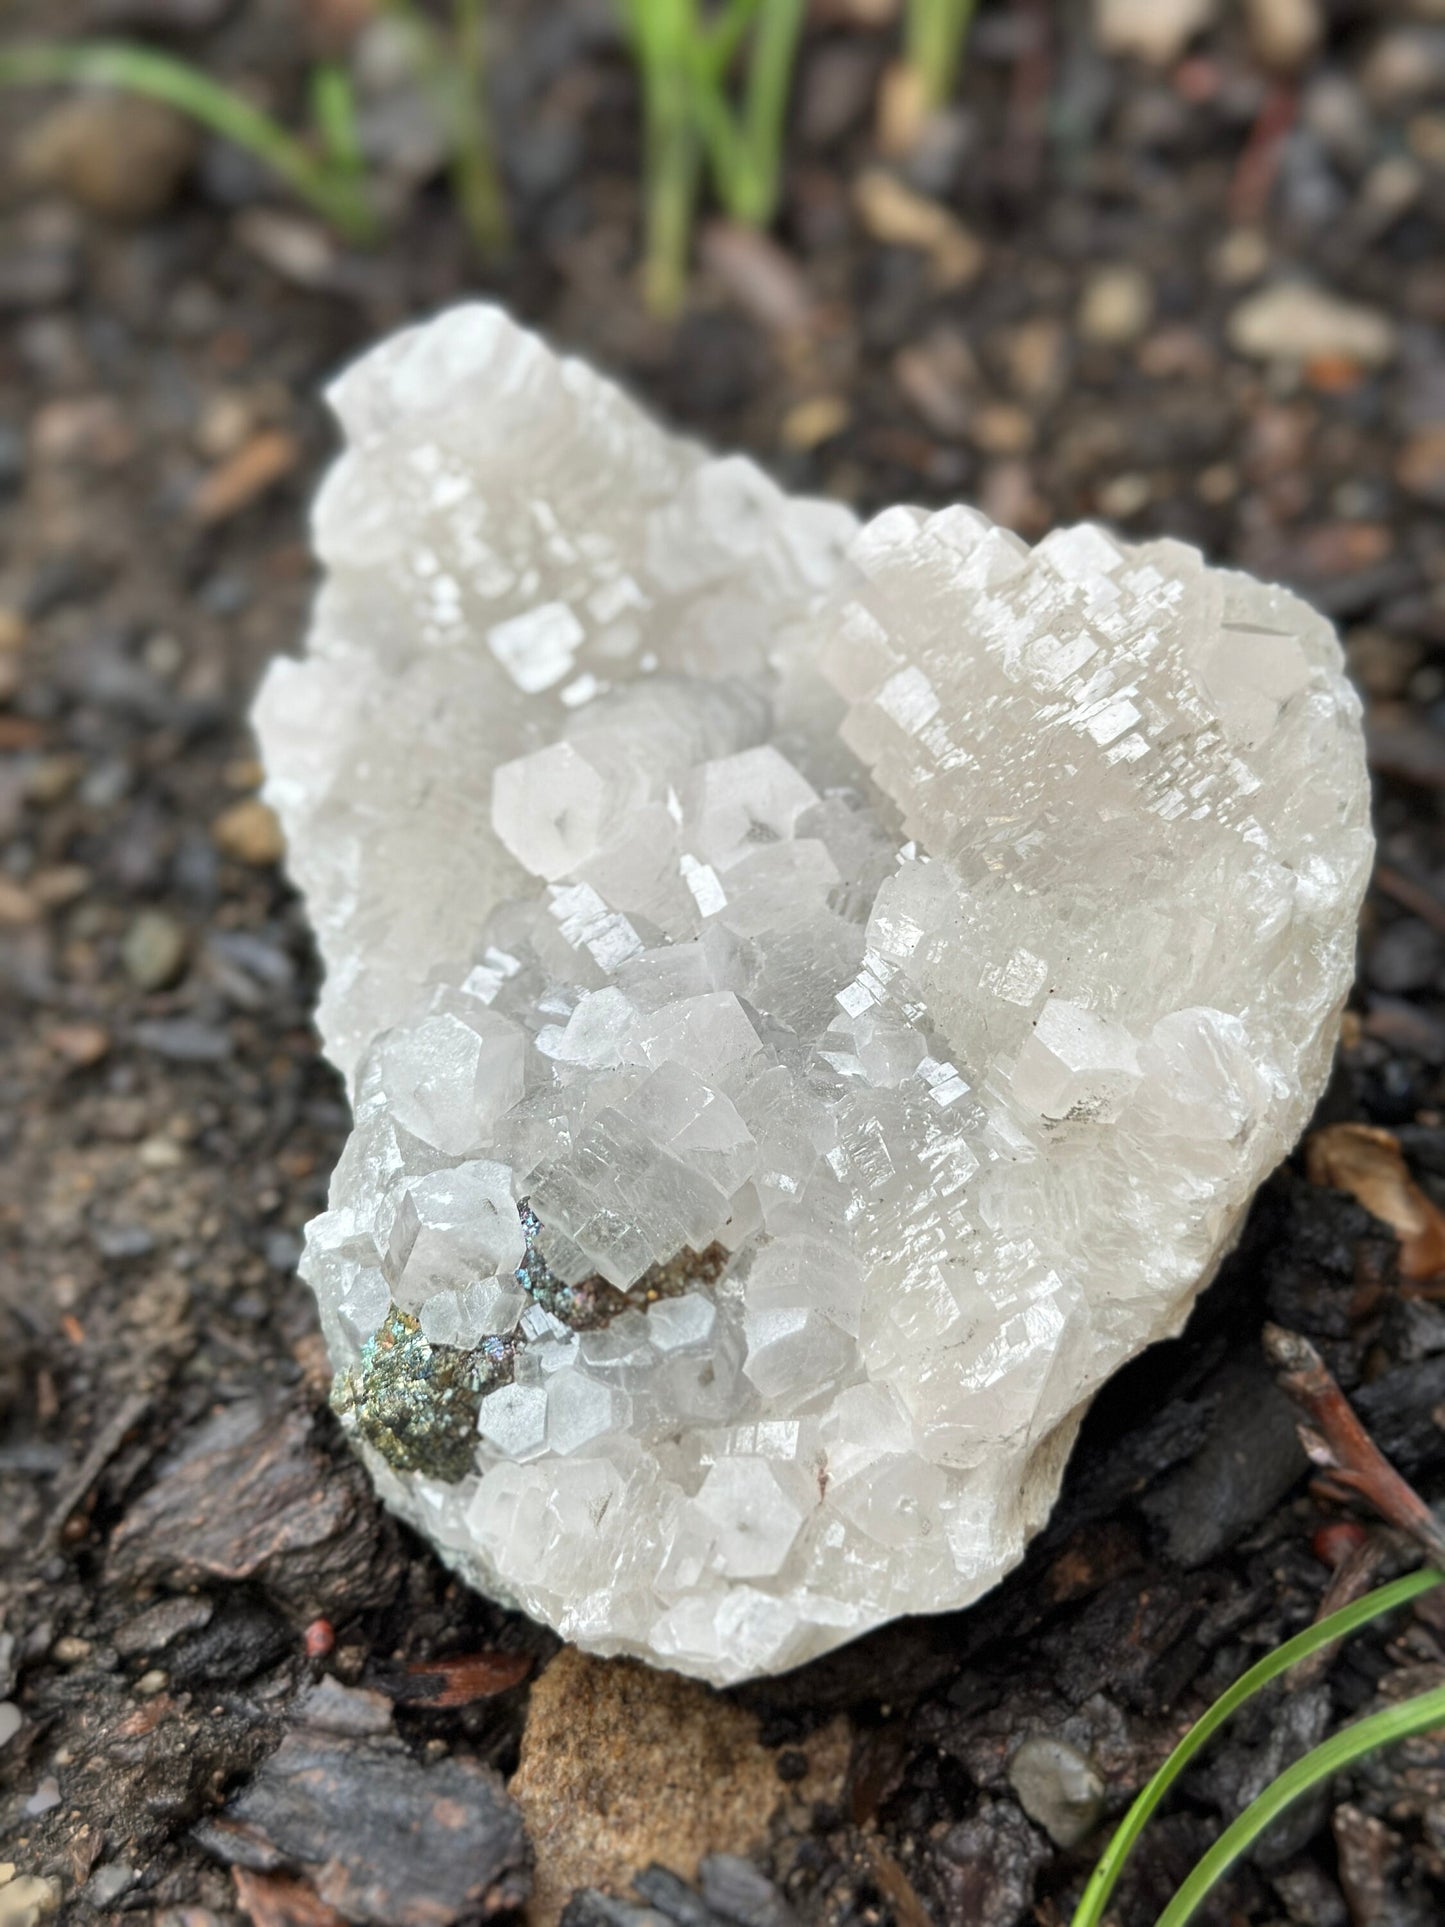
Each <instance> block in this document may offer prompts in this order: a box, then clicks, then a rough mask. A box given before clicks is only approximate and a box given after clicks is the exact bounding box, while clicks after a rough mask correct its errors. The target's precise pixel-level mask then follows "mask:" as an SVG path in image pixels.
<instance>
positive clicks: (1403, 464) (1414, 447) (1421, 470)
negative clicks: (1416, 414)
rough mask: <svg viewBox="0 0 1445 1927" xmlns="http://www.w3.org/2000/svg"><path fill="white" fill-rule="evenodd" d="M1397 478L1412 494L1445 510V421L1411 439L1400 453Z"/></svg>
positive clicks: (1396, 470) (1402, 486)
mask: <svg viewBox="0 0 1445 1927" xmlns="http://www.w3.org/2000/svg"><path fill="white" fill-rule="evenodd" d="M1395 476H1396V479H1397V481H1398V482H1399V484H1400V486H1401V488H1403V489H1405V490H1406V491H1408V493H1409V494H1411V495H1418V496H1420V497H1421V499H1422V500H1424V501H1426V502H1433V503H1435V504H1436V505H1437V506H1438V507H1441V508H1445V422H1436V423H1433V424H1432V425H1431V426H1430V427H1429V428H1422V429H1421V430H1420V431H1419V433H1418V434H1415V435H1412V436H1411V437H1410V439H1409V441H1407V442H1406V444H1405V446H1404V447H1403V448H1402V449H1401V450H1400V455H1399V460H1398V461H1397V463H1396V466H1395Z"/></svg>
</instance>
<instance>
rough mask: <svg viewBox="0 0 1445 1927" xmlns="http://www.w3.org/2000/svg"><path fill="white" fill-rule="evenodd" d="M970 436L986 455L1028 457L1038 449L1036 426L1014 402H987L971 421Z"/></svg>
mask: <svg viewBox="0 0 1445 1927" xmlns="http://www.w3.org/2000/svg"><path fill="white" fill-rule="evenodd" d="M969 436H970V438H971V440H972V441H973V444H974V446H975V447H976V448H981V449H982V450H983V452H984V454H985V455H1026V454H1027V453H1028V451H1029V450H1030V449H1031V448H1032V447H1033V445H1034V425H1033V421H1032V419H1031V418H1030V417H1029V416H1028V415H1027V414H1026V413H1025V411H1024V410H1023V409H1022V408H1017V407H1015V406H1014V404H1013V403H1012V402H1006V401H994V402H987V403H985V404H984V406H983V407H982V408H980V409H978V410H977V412H976V413H975V414H974V416H973V418H972V420H971V421H970V423H969Z"/></svg>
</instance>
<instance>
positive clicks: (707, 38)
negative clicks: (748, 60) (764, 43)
mask: <svg viewBox="0 0 1445 1927" xmlns="http://www.w3.org/2000/svg"><path fill="white" fill-rule="evenodd" d="M763 4H764V0H727V5H726V6H725V7H724V8H723V9H722V11H721V12H720V13H719V14H717V16H716V17H715V18H714V19H713V20H712V22H711V23H710V24H709V26H708V29H707V32H706V34H704V35H702V36H700V37H699V51H700V53H701V55H702V57H703V58H704V59H705V60H706V61H707V63H708V65H709V66H710V67H711V69H712V72H713V73H714V74H715V75H716V76H718V77H719V78H721V76H722V75H723V74H725V73H726V72H727V70H728V68H729V67H730V66H731V65H732V63H733V61H734V60H735V59H736V58H737V52H738V49H739V47H741V46H742V44H743V36H744V35H745V34H746V33H747V30H748V28H749V27H750V26H751V25H752V24H753V20H754V18H755V17H756V15H757V11H758V8H759V7H760V6H761V5H763Z"/></svg>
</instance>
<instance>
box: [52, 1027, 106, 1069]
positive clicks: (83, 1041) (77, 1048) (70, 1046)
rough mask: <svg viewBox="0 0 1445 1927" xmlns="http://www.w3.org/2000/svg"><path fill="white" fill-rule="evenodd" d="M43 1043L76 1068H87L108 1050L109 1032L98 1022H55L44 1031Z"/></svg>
mask: <svg viewBox="0 0 1445 1927" xmlns="http://www.w3.org/2000/svg"><path fill="white" fill-rule="evenodd" d="M45 1043H46V1048H47V1049H49V1050H51V1051H53V1052H54V1054H55V1055H56V1056H57V1057H62V1058H64V1060H65V1062H66V1063H67V1064H70V1065H73V1066H74V1068H75V1069H76V1070H88V1069H89V1067H90V1066H91V1065H92V1064H98V1063H99V1062H100V1060H101V1059H102V1058H103V1057H104V1056H105V1055H106V1053H107V1052H108V1051H109V1049H110V1033H109V1031H107V1030H104V1029H102V1027H101V1026H100V1025H99V1024H56V1025H55V1026H54V1027H53V1028H52V1029H50V1030H48V1031H46V1033H45Z"/></svg>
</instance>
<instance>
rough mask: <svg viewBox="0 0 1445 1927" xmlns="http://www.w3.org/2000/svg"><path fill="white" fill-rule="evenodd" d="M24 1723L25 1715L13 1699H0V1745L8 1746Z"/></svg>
mask: <svg viewBox="0 0 1445 1927" xmlns="http://www.w3.org/2000/svg"><path fill="white" fill-rule="evenodd" d="M24 1724H25V1715H24V1714H23V1713H22V1712H21V1711H20V1708H19V1707H18V1706H17V1705H16V1704H15V1702H14V1700H0V1746H9V1744H10V1742H11V1741H12V1740H13V1739H14V1738H15V1735H16V1734H17V1733H18V1732H19V1731H20V1729H21V1727H22V1726H24Z"/></svg>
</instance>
